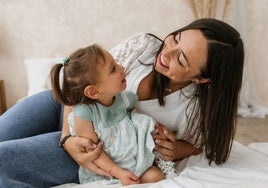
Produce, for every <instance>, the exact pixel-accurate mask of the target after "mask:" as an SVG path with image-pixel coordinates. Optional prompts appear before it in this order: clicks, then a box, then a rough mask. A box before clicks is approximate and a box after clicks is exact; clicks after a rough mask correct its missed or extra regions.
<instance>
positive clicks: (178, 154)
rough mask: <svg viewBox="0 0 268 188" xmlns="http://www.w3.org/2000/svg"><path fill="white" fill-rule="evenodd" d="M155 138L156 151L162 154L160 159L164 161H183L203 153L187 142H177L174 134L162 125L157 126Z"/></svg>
mask: <svg viewBox="0 0 268 188" xmlns="http://www.w3.org/2000/svg"><path fill="white" fill-rule="evenodd" d="M153 138H154V140H155V145H156V147H155V150H156V151H158V152H159V153H160V157H161V158H162V159H163V160H169V161H174V160H181V159H183V158H186V157H189V156H190V155H197V154H199V153H201V152H202V150H201V149H198V148H195V147H194V146H193V145H192V144H190V143H189V142H187V141H185V140H176V137H175V135H174V134H173V132H170V131H168V130H167V128H166V127H164V126H163V125H161V124H158V125H156V134H155V135H154V136H153Z"/></svg>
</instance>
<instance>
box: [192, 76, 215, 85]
mask: <svg viewBox="0 0 268 188" xmlns="http://www.w3.org/2000/svg"><path fill="white" fill-rule="evenodd" d="M192 82H193V83H196V84H205V83H210V82H211V80H210V79H209V78H203V77H200V78H195V79H193V80H192Z"/></svg>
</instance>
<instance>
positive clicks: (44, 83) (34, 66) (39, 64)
mask: <svg viewBox="0 0 268 188" xmlns="http://www.w3.org/2000/svg"><path fill="white" fill-rule="evenodd" d="M61 62H62V58H41V59H25V60H24V65H25V67H26V73H27V79H28V80H27V82H28V93H27V96H30V95H33V94H36V93H39V92H41V91H45V90H48V89H51V83H50V78H49V74H50V70H51V68H52V67H53V65H55V64H57V63H61Z"/></svg>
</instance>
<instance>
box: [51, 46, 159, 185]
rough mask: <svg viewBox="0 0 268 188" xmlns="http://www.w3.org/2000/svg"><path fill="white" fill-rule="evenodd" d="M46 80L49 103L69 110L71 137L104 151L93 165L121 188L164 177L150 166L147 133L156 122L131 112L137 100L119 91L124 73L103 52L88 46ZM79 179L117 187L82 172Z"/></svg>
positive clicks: (150, 147) (151, 145)
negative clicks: (51, 97)
mask: <svg viewBox="0 0 268 188" xmlns="http://www.w3.org/2000/svg"><path fill="white" fill-rule="evenodd" d="M62 67H63V80H62V85H61V86H60V72H61V68H62ZM51 81H52V88H53V95H54V98H55V99H56V100H57V101H59V102H60V103H62V104H65V105H69V106H70V105H74V108H73V111H72V112H71V113H70V114H69V118H68V121H69V124H70V130H71V134H72V135H77V136H79V137H86V138H90V139H91V140H92V141H93V142H95V143H97V142H98V139H100V140H102V141H103V143H104V145H103V151H102V152H101V154H100V155H99V157H98V158H97V159H95V158H92V161H93V162H94V163H95V164H96V165H98V166H100V168H102V169H103V170H105V171H107V172H108V173H109V174H110V175H111V176H112V177H115V178H118V179H119V180H120V182H121V184H122V185H129V184H135V183H149V182H156V181H159V180H161V179H163V178H164V176H163V174H162V173H161V171H160V170H159V168H157V167H155V166H152V164H153V161H154V154H153V152H152V151H153V148H154V146H155V145H154V141H153V138H152V135H151V133H152V131H153V130H154V127H155V122H154V120H153V119H152V118H150V117H149V116H145V115H143V114H138V113H137V112H130V109H131V108H133V106H134V104H135V103H136V101H137V100H138V98H137V95H135V94H134V93H132V92H129V91H124V90H125V89H126V80H125V73H124V68H123V67H122V66H121V65H118V64H117V63H116V62H115V61H114V59H113V57H112V56H111V55H110V54H109V53H108V52H107V51H106V50H103V49H101V48H100V47H99V46H97V45H92V46H89V47H86V48H83V49H80V50H78V51H76V52H74V53H73V54H72V55H71V56H70V57H69V58H65V59H64V60H63V63H62V64H57V65H55V66H54V67H53V68H52V70H51ZM123 91H124V92H123ZM121 92H122V93H121ZM85 150H86V148H85ZM79 180H80V183H86V182H90V181H96V180H103V181H104V182H105V183H117V182H118V180H115V179H114V180H109V178H107V177H104V176H100V175H97V174H94V173H92V172H90V171H88V170H87V169H84V168H82V167H80V169H79ZM107 181H108V182H107Z"/></svg>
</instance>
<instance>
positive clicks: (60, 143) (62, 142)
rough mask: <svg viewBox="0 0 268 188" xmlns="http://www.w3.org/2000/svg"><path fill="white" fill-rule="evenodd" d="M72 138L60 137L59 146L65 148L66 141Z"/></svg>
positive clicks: (69, 135) (68, 136)
mask: <svg viewBox="0 0 268 188" xmlns="http://www.w3.org/2000/svg"><path fill="white" fill-rule="evenodd" d="M70 137H72V135H71V134H68V135H65V136H61V137H60V141H59V146H60V147H62V148H64V147H63V145H64V143H65V142H66V140H68V138H70Z"/></svg>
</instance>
